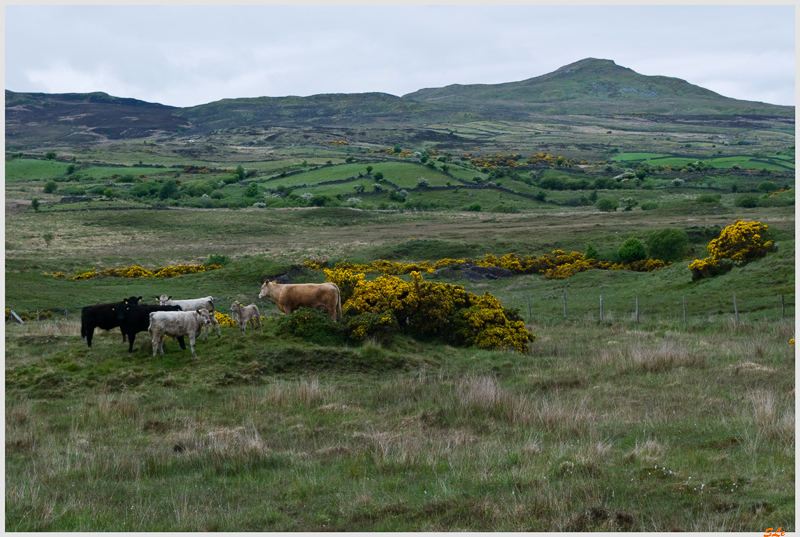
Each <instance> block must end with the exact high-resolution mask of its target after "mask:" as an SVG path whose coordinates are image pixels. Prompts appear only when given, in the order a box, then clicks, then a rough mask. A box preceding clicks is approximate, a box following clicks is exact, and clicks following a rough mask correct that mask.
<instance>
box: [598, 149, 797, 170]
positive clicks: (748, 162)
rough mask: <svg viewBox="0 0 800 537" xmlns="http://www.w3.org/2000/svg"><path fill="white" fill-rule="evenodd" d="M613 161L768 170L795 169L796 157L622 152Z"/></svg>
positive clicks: (653, 164)
mask: <svg viewBox="0 0 800 537" xmlns="http://www.w3.org/2000/svg"><path fill="white" fill-rule="evenodd" d="M610 160H611V161H612V162H620V163H637V164H638V163H647V164H650V165H651V166H659V165H660V166H672V167H673V168H675V167H681V166H686V165H687V164H691V163H694V162H696V161H698V160H700V161H702V162H703V163H704V164H706V165H708V166H712V167H714V168H723V169H724V168H731V167H732V166H734V165H738V166H739V167H741V168H742V169H750V168H753V169H757V170H762V169H767V170H777V171H781V170H784V171H785V170H786V169H787V168H786V167H789V168H790V169H794V157H789V156H787V155H769V156H764V157H753V156H748V155H735V156H724V157H714V156H709V157H706V158H694V157H689V158H686V157H671V156H665V155H663V154H656V153H620V154H618V155H615V156H614V157H612V158H611V159H610Z"/></svg>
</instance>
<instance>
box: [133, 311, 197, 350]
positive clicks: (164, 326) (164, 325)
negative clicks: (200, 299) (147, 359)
mask: <svg viewBox="0 0 800 537" xmlns="http://www.w3.org/2000/svg"><path fill="white" fill-rule="evenodd" d="M210 324H211V316H210V315H209V313H208V310H206V309H205V308H200V309H197V310H195V311H154V312H152V313H151V314H150V326H149V327H148V328H147V333H148V334H150V341H151V342H152V344H153V358H155V356H156V352H157V351H159V350H160V351H161V354H164V336H171V337H179V336H189V345H190V346H191V348H192V356H194V357H197V354H196V353H195V352H194V342H195V339H197V336H199V335H200V330H201V329H202V328H203V327H204V326H208V325H210Z"/></svg>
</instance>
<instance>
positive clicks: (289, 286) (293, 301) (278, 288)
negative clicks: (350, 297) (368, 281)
mask: <svg viewBox="0 0 800 537" xmlns="http://www.w3.org/2000/svg"><path fill="white" fill-rule="evenodd" d="M258 298H271V299H272V300H274V301H275V305H276V306H278V309H279V310H280V311H281V312H283V313H285V314H287V315H288V314H290V313H292V312H293V311H294V310H296V309H297V308H301V307H304V306H305V307H307V308H314V309H318V310H320V311H324V312H325V313H327V314H328V315H330V316H331V319H333V320H334V321H339V320H341V318H342V297H341V295H340V294H339V286H337V285H336V284H335V283H331V282H326V283H285V284H281V283H277V282H271V281H269V280H267V281H265V282H264V285H262V286H261V292H260V293H258Z"/></svg>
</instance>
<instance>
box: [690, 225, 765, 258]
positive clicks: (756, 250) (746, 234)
mask: <svg viewBox="0 0 800 537" xmlns="http://www.w3.org/2000/svg"><path fill="white" fill-rule="evenodd" d="M768 236H769V228H768V226H767V225H765V224H762V223H761V222H743V221H742V220H737V221H736V223H735V224H732V225H730V226H728V227H726V228H725V229H723V230H722V232H721V233H720V235H719V237H718V238H716V239H714V240H712V241H711V242H709V243H708V247H707V248H706V249H707V250H708V253H709V254H711V257H713V258H714V259H716V260H720V259H723V258H727V259H732V260H733V261H744V262H747V261H752V260H754V259H758V258H759V257H764V256H766V255H767V252H771V251H772V250H774V249H775V245H774V244H773V242H772V241H770V240H765V239H766V238H767V237H768Z"/></svg>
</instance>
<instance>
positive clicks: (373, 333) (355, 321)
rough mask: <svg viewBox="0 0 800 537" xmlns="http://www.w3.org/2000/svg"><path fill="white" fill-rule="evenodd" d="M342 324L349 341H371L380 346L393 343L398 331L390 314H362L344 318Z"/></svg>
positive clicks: (394, 318)
mask: <svg viewBox="0 0 800 537" xmlns="http://www.w3.org/2000/svg"><path fill="white" fill-rule="evenodd" d="M387 319H388V321H387ZM343 324H344V330H345V333H346V334H347V337H348V338H349V339H350V340H352V341H369V340H371V341H374V342H376V343H380V344H381V345H386V344H388V343H391V342H392V341H394V337H395V336H396V335H397V333H398V332H399V331H400V325H399V324H398V322H397V318H396V317H395V316H394V314H393V313H392V312H385V313H362V314H360V315H356V316H353V317H345V318H344V321H343Z"/></svg>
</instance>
